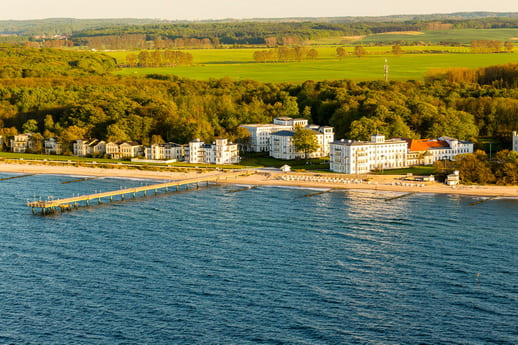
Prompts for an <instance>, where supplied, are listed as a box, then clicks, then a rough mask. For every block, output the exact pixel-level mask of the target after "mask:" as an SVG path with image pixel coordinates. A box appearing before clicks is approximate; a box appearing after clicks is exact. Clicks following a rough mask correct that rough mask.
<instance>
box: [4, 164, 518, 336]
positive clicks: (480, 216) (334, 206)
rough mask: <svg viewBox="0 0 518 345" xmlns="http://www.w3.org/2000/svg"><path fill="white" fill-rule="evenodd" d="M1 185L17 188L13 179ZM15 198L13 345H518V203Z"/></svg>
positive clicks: (110, 183)
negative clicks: (58, 203) (72, 202)
mask: <svg viewBox="0 0 518 345" xmlns="http://www.w3.org/2000/svg"><path fill="white" fill-rule="evenodd" d="M0 175H1V176H0V177H5V176H12V175H9V174H0ZM71 179H74V178H73V177H70V176H51V175H49V176H43V175H37V176H31V177H24V178H20V179H13V180H8V181H2V182H0V201H1V205H2V207H1V210H0V306H1V307H0V344H518V265H517V263H518V201H517V200H492V201H489V202H486V203H482V204H479V205H476V206H469V203H470V202H473V201H474V199H473V198H471V197H461V196H455V195H434V194H419V195H412V196H408V197H406V198H402V199H397V200H393V201H391V202H385V201H384V199H385V198H387V197H389V196H391V195H393V194H390V193H388V192H379V193H373V192H333V193H325V194H320V195H316V196H313V197H308V198H305V197H303V196H304V195H305V194H308V193H310V192H308V191H307V190H301V189H284V188H273V187H260V188H257V189H253V190H246V191H241V192H237V193H229V191H230V190H232V189H235V188H236V187H235V186H234V187H233V186H223V187H222V186H215V187H209V188H203V189H200V190H190V191H188V192H178V193H168V194H161V195H159V196H157V197H148V198H141V199H137V200H127V201H125V202H114V203H103V204H102V205H99V206H90V207H88V208H82V209H79V210H77V211H74V212H68V213H64V214H58V215H53V216H48V217H40V216H33V215H32V214H31V210H30V209H29V208H28V207H26V206H25V203H26V201H27V199H31V200H32V199H34V198H38V197H40V196H41V197H43V198H46V197H47V196H48V195H52V196H53V197H54V198H58V197H68V196H72V195H73V194H78V193H81V194H84V193H93V192H96V191H109V190H114V189H119V188H124V187H131V186H139V185H142V184H149V183H150V182H149V181H138V180H123V179H111V178H106V179H96V180H89V181H84V182H79V183H71V184H66V185H62V184H61V182H63V181H67V180H71Z"/></svg>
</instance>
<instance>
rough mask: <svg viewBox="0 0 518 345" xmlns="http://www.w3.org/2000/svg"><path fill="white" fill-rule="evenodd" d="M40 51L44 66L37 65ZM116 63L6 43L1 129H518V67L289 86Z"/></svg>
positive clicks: (497, 134) (457, 132)
mask: <svg viewBox="0 0 518 345" xmlns="http://www.w3.org/2000/svg"><path fill="white" fill-rule="evenodd" d="M37 57H39V59H40V60H41V61H42V62H41V64H40V65H38V64H37V63H35V64H34V65H33V64H31V63H30V62H28V61H31V59H36V58H37ZM49 61H51V62H52V63H49ZM44 62H45V63H44ZM113 64H114V63H113V61H112V60H111V58H109V57H107V56H104V55H103V54H98V53H88V52H82V53H73V52H70V51H63V50H52V49H41V50H35V49H27V48H15V49H10V48H3V49H2V50H0V66H1V67H0V71H8V72H6V73H0V135H2V136H3V137H4V139H8V138H9V137H11V136H13V135H14V134H16V133H19V132H39V133H40V134H42V136H43V137H53V136H57V137H58V138H59V139H60V141H61V142H63V143H65V144H67V143H70V142H71V141H73V140H76V139H79V138H86V137H94V138H98V139H105V140H106V139H107V140H136V141H140V142H142V143H144V144H146V143H149V142H151V140H152V138H158V137H160V138H161V139H163V140H165V141H173V142H177V143H182V144H183V143H186V142H188V141H189V140H192V139H194V138H200V139H202V140H206V141H210V140H212V139H213V138H215V137H220V136H225V137H229V138H230V139H231V140H234V141H239V140H240V139H243V137H245V136H246V133H243V131H242V130H240V129H239V125H240V124H245V123H269V122H271V121H272V119H273V118H274V117H277V116H299V117H305V118H308V119H310V120H311V121H312V122H314V123H317V124H320V125H331V126H334V127H335V128H336V138H351V139H360V140H365V139H368V137H369V136H370V135H371V134H372V133H374V132H378V133H380V134H384V135H386V136H387V137H407V138H436V137H439V136H444V135H447V136H452V137H457V138H459V139H465V140H473V141H475V142H477V141H478V138H479V137H480V136H483V137H493V138H496V139H495V140H498V138H500V139H501V141H502V143H503V147H506V146H507V147H509V144H508V142H509V135H510V132H511V131H512V130H513V129H517V128H518V88H517V87H516V85H517V84H516V83H517V80H518V73H517V71H518V65H517V64H514V65H513V64H509V65H505V66H492V67H487V68H485V69H481V70H480V71H479V73H480V75H481V77H479V78H478V79H476V80H474V79H471V80H470V81H469V82H464V81H458V80H449V79H448V78H447V74H446V75H439V76H435V77H434V78H429V79H428V80H427V81H425V82H420V81H407V82H395V81H391V82H384V81H369V82H356V81H350V80H337V81H319V82H315V81H306V82H303V83H279V84H274V83H260V82H257V81H253V80H239V81H233V80H231V79H211V80H208V81H198V80H190V79H183V78H179V77H176V76H164V75H148V76H147V77H145V78H138V77H131V76H127V77H122V76H114V75H112V74H110V73H109V72H110V71H111V70H112V69H113V68H114V65H113ZM29 66H33V67H32V68H33V69H30V68H29ZM92 66H93V67H92ZM482 72H483V73H482ZM511 72H512V73H511ZM503 75H505V76H506V77H507V78H508V79H509V80H503V79H502V76H503ZM4 142H6V143H8V140H4ZM506 143H507V144H506Z"/></svg>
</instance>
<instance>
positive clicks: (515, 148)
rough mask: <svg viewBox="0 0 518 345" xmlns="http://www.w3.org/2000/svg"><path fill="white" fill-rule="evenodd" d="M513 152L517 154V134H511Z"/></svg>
mask: <svg viewBox="0 0 518 345" xmlns="http://www.w3.org/2000/svg"><path fill="white" fill-rule="evenodd" d="M513 151H515V152H518V133H516V131H514V132H513Z"/></svg>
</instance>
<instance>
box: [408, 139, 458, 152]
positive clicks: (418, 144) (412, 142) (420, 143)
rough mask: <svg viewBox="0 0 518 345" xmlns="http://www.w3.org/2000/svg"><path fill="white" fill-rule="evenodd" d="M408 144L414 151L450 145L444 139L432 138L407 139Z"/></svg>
mask: <svg viewBox="0 0 518 345" xmlns="http://www.w3.org/2000/svg"><path fill="white" fill-rule="evenodd" d="M405 141H406V142H407V144H408V148H409V150H410V151H411V152H412V151H427V150H430V149H437V148H442V147H444V148H448V147H450V145H448V143H447V142H446V141H444V140H432V139H405Z"/></svg>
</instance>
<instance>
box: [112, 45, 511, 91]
mask: <svg viewBox="0 0 518 345" xmlns="http://www.w3.org/2000/svg"><path fill="white" fill-rule="evenodd" d="M378 48H380V47H378ZM381 48H385V49H387V47H381ZM322 49H324V48H322ZM326 49H331V48H326ZM243 50H245V51H247V53H248V55H246V54H244V53H243ZM252 52H253V50H246V49H239V52H238V55H239V58H237V57H236V58H235V60H234V61H230V60H229V54H230V55H232V54H233V53H234V52H233V51H227V50H221V53H219V52H218V51H217V50H206V51H200V52H199V53H200V55H203V56H205V58H206V59H207V60H206V61H205V62H204V63H199V64H197V65H194V66H184V67H176V68H125V69H121V70H119V71H117V72H116V73H117V74H120V75H134V76H145V75H147V74H155V73H157V74H174V75H178V76H180V77H186V78H192V79H201V80H207V79H210V78H225V77H229V78H232V79H235V80H239V79H253V80H258V81H261V82H301V81H305V80H326V79H327V80H333V79H353V80H376V79H383V66H384V63H385V58H387V59H388V63H389V76H390V79H392V80H409V79H415V80H422V79H423V76H424V74H425V73H426V72H427V71H428V70H430V69H433V68H447V67H471V68H476V67H484V66H490V65H497V64H504V63H508V62H515V63H517V62H518V54H512V53H510V54H470V53H459V54H451V53H450V54H406V55H402V56H398V57H396V56H393V55H391V54H386V55H368V56H365V57H362V58H357V57H353V56H348V57H346V58H344V59H343V60H337V59H336V58H331V57H329V58H325V57H321V58H319V59H318V60H315V61H304V62H290V63H254V62H252V61H251V59H252V58H251V56H252ZM238 55H236V56H238ZM209 56H210V58H209ZM247 57H248V60H245V59H246V58H247ZM209 59H212V60H210V61H209ZM238 60H239V61H238ZM195 61H196V57H195ZM196 62H197V61H196ZM197 63H198V62H197Z"/></svg>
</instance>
